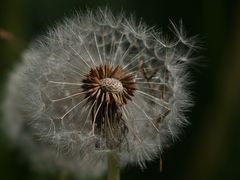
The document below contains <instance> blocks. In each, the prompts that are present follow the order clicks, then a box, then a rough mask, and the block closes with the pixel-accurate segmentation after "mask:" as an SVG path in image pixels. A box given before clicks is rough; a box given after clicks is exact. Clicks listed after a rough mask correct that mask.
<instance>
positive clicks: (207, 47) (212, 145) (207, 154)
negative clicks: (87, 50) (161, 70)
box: [0, 0, 240, 180]
mask: <svg viewBox="0 0 240 180" xmlns="http://www.w3.org/2000/svg"><path fill="white" fill-rule="evenodd" d="M105 5H108V6H109V7H111V9H113V11H115V10H116V11H120V10H121V9H123V10H124V11H126V12H128V13H134V14H135V15H136V17H138V18H142V19H143V20H144V21H145V22H147V24H149V25H156V27H157V28H162V29H163V30H164V31H165V30H166V31H167V28H168V26H169V19H171V20H172V21H174V22H178V21H179V20H180V19H182V20H183V22H184V25H185V27H186V31H187V34H188V35H195V34H199V37H200V41H201V44H202V47H203V49H201V50H199V52H197V54H196V55H197V56H201V58H199V60H198V61H197V65H193V68H192V75H193V76H192V80H193V81H194V84H193V85H192V88H191V89H192V91H193V96H194V101H195V106H194V107H193V108H192V112H191V113H189V114H188V116H189V120H190V122H191V125H190V126H189V127H187V128H186V129H185V133H184V134H183V135H182V136H181V138H180V141H177V142H176V143H175V144H174V145H173V146H172V147H171V148H170V149H168V150H166V152H164V154H163V155H162V158H163V172H162V173H160V172H159V159H156V161H154V162H151V163H149V164H148V166H147V169H145V170H144V171H142V170H140V169H139V168H138V167H131V166H129V167H127V168H126V169H125V170H124V171H122V179H123V180H127V179H131V180H134V179H138V180H139V179H162V180H164V179H178V180H181V179H184V180H193V179H194V180H202V179H205V180H208V179H209V180H210V179H211V180H223V179H233V180H235V179H240V174H239V161H240V131H239V127H240V111H239V107H240V93H239V92H240V21H239V20H240V2H239V1H238V4H237V1H236V2H234V1H233V0H195V1H192V0H181V1H178V0H167V1H166V0H165V1H164V0H147V1H140V0H112V1H111V0H101V1H100V0H51V1H49V0H41V1H37V0H1V1H0V85H1V87H0V89H1V92H3V90H4V84H5V83H6V80H7V75H8V73H9V72H10V71H11V70H12V69H13V67H14V64H15V63H17V62H18V61H19V60H20V56H21V53H22V51H23V50H24V49H25V48H27V46H28V44H29V43H30V42H31V41H32V40H33V39H34V38H36V37H37V36H39V35H41V34H43V33H44V32H45V31H46V30H47V28H48V27H51V26H53V25H54V23H56V22H57V21H59V20H61V19H62V18H63V17H64V16H70V15H71V14H74V12H75V11H85V10H86V8H90V9H93V8H97V7H99V6H105ZM1 94H2V93H1ZM1 97H2V96H1ZM0 135H1V136H0V179H4V180H15V179H18V180H21V179H24V180H28V179H29V180H30V179H31V180H40V179H59V177H58V175H50V174H43V173H39V172H36V171H34V170H32V169H31V167H30V164H29V163H28V162H27V160H25V159H23V158H22V157H21V155H20V154H21V153H20V152H19V151H18V150H17V149H12V148H10V147H9V144H10V143H9V142H7V140H6V138H4V134H2V133H1V132H0ZM69 179H74V178H71V177H69ZM103 179H105V178H104V177H103Z"/></svg>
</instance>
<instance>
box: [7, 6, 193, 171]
mask: <svg viewBox="0 0 240 180" xmlns="http://www.w3.org/2000/svg"><path fill="white" fill-rule="evenodd" d="M172 25H173V24H172ZM173 30H174V36H175V39H173V40H172V41H170V40H168V39H166V38H164V36H163V35H162V34H161V33H160V32H157V31H156V30H154V28H149V27H148V26H147V25H145V24H144V23H142V22H141V23H137V22H136V21H135V20H134V18H132V17H130V18H126V17H125V15H124V14H120V15H118V16H114V15H112V13H111V12H110V11H109V10H107V9H105V10H101V9H100V10H98V11H96V12H95V13H93V12H91V11H89V12H87V13H86V14H81V15H80V14H79V15H76V16H75V17H73V18H69V19H66V20H65V21H64V22H63V23H59V24H57V25H56V27H55V28H54V29H52V30H50V31H49V32H48V34H47V35H46V36H45V37H41V38H39V40H38V41H37V42H36V43H34V44H33V45H32V46H31V47H30V48H29V50H27V51H26V52H25V53H24V56H23V59H24V60H23V62H22V65H21V66H20V68H18V70H17V72H15V73H14V74H13V77H14V78H10V82H9V89H11V90H9V92H8V94H7V97H6V103H5V109H7V110H5V114H6V121H7V122H8V124H10V125H9V126H8V127H7V128H6V129H8V131H9V132H8V133H11V130H9V129H11V128H12V126H13V125H14V126H15V124H17V125H18V127H17V129H18V133H19V134H21V133H22V134H24V137H27V139H28V141H26V140H25V139H24V138H22V137H23V135H22V136H21V135H19V134H15V138H20V139H21V138H22V139H23V143H22V144H24V143H25V145H24V146H31V147H32V149H38V147H39V146H40V147H41V148H43V149H45V150H46V152H51V155H49V153H45V155H46V154H47V155H46V157H51V156H52V155H53V154H54V153H55V154H57V158H51V160H52V159H54V161H53V162H55V161H61V163H55V164H57V165H58V166H59V167H61V166H62V164H64V163H62V162H64V161H65V162H67V164H68V165H67V166H69V167H71V168H72V169H73V171H74V172H79V171H78V170H77V168H79V167H80V166H81V167H82V168H83V169H88V170H90V171H91V170H92V171H95V168H94V167H95V165H96V164H98V165H99V166H100V167H105V166H106V165H105V164H106V159H107V156H108V155H112V154H113V155H114V156H115V157H117V158H116V159H118V160H119V161H120V164H121V165H122V166H124V165H126V164H129V163H136V164H138V165H140V166H141V167H144V166H145V162H146V161H149V160H153V159H154V158H155V157H158V156H159V155H160V153H161V152H162V150H163V149H164V148H165V147H166V146H167V145H169V143H170V140H172V139H173V138H176V137H177V135H178V131H179V129H181V126H183V125H184V124H186V123H187V121H186V118H185V116H184V112H185V111H186V110H187V109H188V107H189V106H190V105H191V103H190V98H189V92H187V90H186V85H187V84H188V79H187V77H188V73H187V67H188V64H189V63H191V62H190V60H191V59H190V58H189V57H190V56H191V54H192V50H193V49H194V48H195V45H194V42H193V41H192V39H187V38H186V36H185V34H184V33H183V31H182V29H181V28H180V30H178V29H177V28H176V27H175V26H174V25H173ZM6 107H7V108H6ZM9 111H11V112H12V113H10V112H9ZM9 122H10V123H9ZM15 122H17V123H15ZM15 128H16V127H15ZM26 129H27V130H26ZM36 142H37V143H36ZM37 152H39V151H37ZM34 157H36V156H34ZM59 159H60V160H59ZM90 167H91V168H90ZM65 168H66V166H65ZM67 169H68V168H66V170H67ZM103 169H104V168H103ZM101 171H103V170H101Z"/></svg>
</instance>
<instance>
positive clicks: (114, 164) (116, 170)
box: [108, 152, 120, 180]
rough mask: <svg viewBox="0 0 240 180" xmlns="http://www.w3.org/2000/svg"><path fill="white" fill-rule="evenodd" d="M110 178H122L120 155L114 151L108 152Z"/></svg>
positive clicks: (115, 179)
mask: <svg viewBox="0 0 240 180" xmlns="http://www.w3.org/2000/svg"><path fill="white" fill-rule="evenodd" d="M108 180H120V166H119V157H118V155H117V154H116V153H114V152H113V153H109V154H108Z"/></svg>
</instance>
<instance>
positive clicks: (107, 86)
mask: <svg viewBox="0 0 240 180" xmlns="http://www.w3.org/2000/svg"><path fill="white" fill-rule="evenodd" d="M100 86H101V88H102V90H103V91H105V92H111V93H122V92H123V85H122V83H121V81H119V80H117V79H115V78H104V79H101V80H100Z"/></svg>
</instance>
